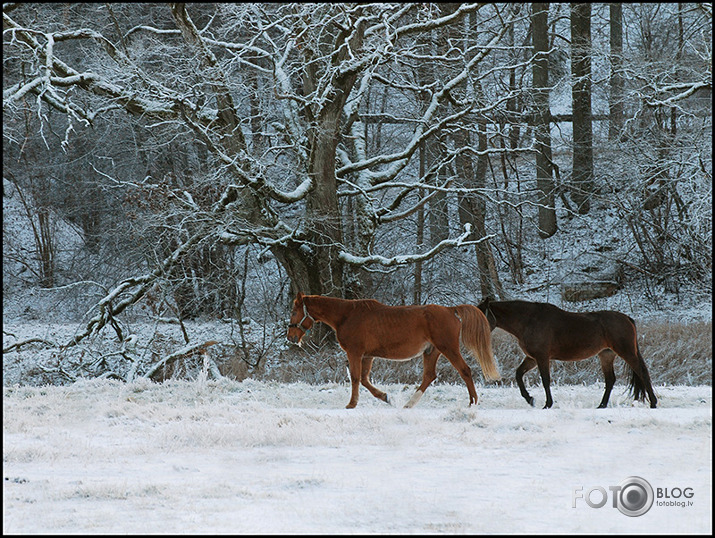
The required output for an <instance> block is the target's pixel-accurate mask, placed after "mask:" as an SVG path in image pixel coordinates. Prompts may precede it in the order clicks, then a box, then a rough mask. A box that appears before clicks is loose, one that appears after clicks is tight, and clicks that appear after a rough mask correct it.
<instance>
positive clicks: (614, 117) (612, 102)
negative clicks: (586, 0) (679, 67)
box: [608, 3, 623, 140]
mask: <svg viewBox="0 0 715 538" xmlns="http://www.w3.org/2000/svg"><path fill="white" fill-rule="evenodd" d="M609 8H610V31H611V54H610V56H611V84H610V86H611V88H610V89H611V92H610V95H609V100H608V101H609V102H608V108H609V110H608V112H609V116H610V121H609V124H608V138H609V139H610V140H616V139H617V138H618V137H619V136H620V132H621V129H623V74H622V73H621V67H622V65H623V57H622V55H623V5H622V4H620V3H613V4H609Z"/></svg>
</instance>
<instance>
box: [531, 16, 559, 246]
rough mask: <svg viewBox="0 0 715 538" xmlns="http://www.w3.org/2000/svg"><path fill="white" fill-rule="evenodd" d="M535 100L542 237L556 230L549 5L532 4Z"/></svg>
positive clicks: (540, 234) (537, 178)
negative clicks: (550, 106)
mask: <svg viewBox="0 0 715 538" xmlns="http://www.w3.org/2000/svg"><path fill="white" fill-rule="evenodd" d="M531 9H532V15H531V20H532V36H533V45H534V55H535V56H536V60H535V61H534V66H533V71H532V75H533V84H534V102H535V105H536V120H535V126H534V127H535V137H536V188H537V190H538V192H539V198H538V204H539V236H540V237H543V238H547V237H551V236H552V235H554V234H555V233H556V230H557V229H558V228H557V225H556V208H555V197H554V180H553V175H552V166H551V113H550V109H549V88H548V86H549V61H548V55H547V54H546V53H547V51H548V50H549V4H532V7H531Z"/></svg>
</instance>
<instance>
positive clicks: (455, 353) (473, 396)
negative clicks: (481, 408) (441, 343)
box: [439, 347, 477, 405]
mask: <svg viewBox="0 0 715 538" xmlns="http://www.w3.org/2000/svg"><path fill="white" fill-rule="evenodd" d="M439 352H440V353H442V355H444V356H445V357H447V359H448V360H449V362H451V363H452V366H454V367H455V368H456V369H457V371H458V372H459V375H460V376H461V377H462V379H463V380H464V383H465V384H466V385H467V390H468V391H469V405H472V404H475V405H476V404H477V389H475V388H474V380H473V379H472V369H471V368H470V367H469V365H468V364H467V363H466V361H465V360H464V358H463V357H462V354H461V353H460V352H459V347H457V349H456V350H455V349H449V348H442V349H440V350H439Z"/></svg>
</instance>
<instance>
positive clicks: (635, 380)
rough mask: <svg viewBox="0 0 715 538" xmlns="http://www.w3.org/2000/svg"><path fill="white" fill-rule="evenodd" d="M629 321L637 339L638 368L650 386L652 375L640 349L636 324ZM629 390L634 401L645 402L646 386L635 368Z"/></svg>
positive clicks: (631, 320) (633, 321) (632, 371)
mask: <svg viewBox="0 0 715 538" xmlns="http://www.w3.org/2000/svg"><path fill="white" fill-rule="evenodd" d="M628 319H629V320H630V322H631V323H632V324H633V337H634V339H635V348H636V355H637V356H638V366H639V368H640V371H641V373H642V374H643V377H644V378H645V380H646V382H647V383H648V384H650V375H649V374H648V367H647V366H646V364H645V360H643V355H641V350H640V348H639V347H638V337H637V336H636V322H635V320H633V319H632V318H631V317H630V316H629V317H628ZM628 388H629V389H630V391H631V394H632V395H633V399H634V400H639V401H641V402H642V401H645V397H646V396H647V395H648V392H647V390H646V385H645V383H644V382H643V380H642V379H641V376H639V375H638V374H637V373H636V370H635V369H634V368H631V379H630V381H629V382H628ZM648 399H650V396H648Z"/></svg>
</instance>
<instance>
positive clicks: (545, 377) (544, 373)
mask: <svg viewBox="0 0 715 538" xmlns="http://www.w3.org/2000/svg"><path fill="white" fill-rule="evenodd" d="M535 360H536V365H537V366H538V367H539V373H540V374H541V383H543V385H544V392H545V393H546V404H544V409H549V408H551V406H552V405H553V404H554V400H553V399H552V398H551V372H550V370H551V363H550V361H549V359H548V357H539V358H536V359H535Z"/></svg>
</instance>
